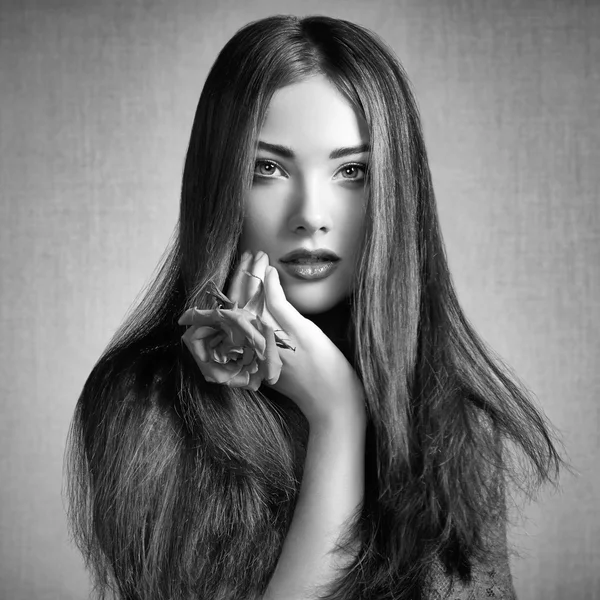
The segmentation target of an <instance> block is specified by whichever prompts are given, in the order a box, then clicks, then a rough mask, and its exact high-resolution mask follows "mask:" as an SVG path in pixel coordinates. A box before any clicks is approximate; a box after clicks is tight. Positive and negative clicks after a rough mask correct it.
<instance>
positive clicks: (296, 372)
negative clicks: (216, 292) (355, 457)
mask: <svg viewBox="0 0 600 600" xmlns="http://www.w3.org/2000/svg"><path fill="white" fill-rule="evenodd" d="M244 270H246V271H248V272H250V273H252V274H253V275H255V276H257V277H259V278H260V279H261V280H262V281H263V282H264V284H265V298H266V308H265V313H264V314H263V320H265V322H266V323H267V324H268V325H270V326H271V327H273V329H274V330H276V331H277V330H279V331H277V333H278V335H279V336H280V337H281V338H282V339H284V340H285V341H287V342H288V343H289V344H290V345H291V346H293V347H294V348H295V351H291V350H282V349H279V356H280V358H281V361H282V363H283V367H282V371H281V375H280V377H279V380H278V381H277V382H276V383H275V384H273V385H272V386H271V387H273V389H275V390H277V391H278V392H280V393H282V394H285V395H286V396H287V397H288V398H290V399H291V400H293V401H294V402H295V403H296V404H297V405H298V407H299V408H300V410H301V411H302V412H303V413H304V415H305V417H306V418H307V420H308V422H309V424H310V425H311V426H314V425H317V424H324V425H329V424H332V423H336V422H339V421H340V420H347V419H348V418H350V419H352V420H353V421H356V420H361V421H362V420H365V419H366V412H365V406H364V390H363V387H362V383H361V382H360V379H359V378H358V376H357V374H356V372H355V371H354V369H353V367H352V365H351V364H350V363H349V362H348V361H347V360H346V357H345V356H344V355H343V354H342V352H341V351H340V350H339V349H338V348H337V346H336V345H335V344H334V343H333V342H332V341H331V340H330V339H329V338H328V337H327V336H326V335H325V333H323V331H322V330H321V329H320V328H319V327H317V325H315V324H314V323H313V322H312V321H310V320H309V319H306V318H305V317H303V316H302V315H301V314H300V313H299V312H298V311H297V310H296V309H295V308H294V307H293V306H292V305H291V304H290V303H289V302H288V301H287V299H286V297H285V293H284V291H283V288H282V287H281V283H280V281H279V274H278V273H277V270H276V269H275V268H274V267H271V266H269V257H268V256H267V255H266V254H265V253H260V252H259V253H257V255H256V256H255V257H252V255H249V256H246V257H245V259H243V260H242V261H241V263H240V265H239V266H238V268H237V270H236V272H235V273H234V276H233V278H232V280H231V284H230V287H229V289H228V291H227V293H226V295H227V296H228V297H229V299H230V300H232V301H233V302H235V301H237V302H238V303H239V304H240V305H243V304H244V303H245V302H247V301H248V299H249V298H251V297H252V295H253V294H254V292H255V291H256V289H257V286H258V285H259V282H258V281H257V280H256V279H255V278H254V277H249V276H248V275H246V274H244V273H243V271H244ZM281 330H283V331H281Z"/></svg>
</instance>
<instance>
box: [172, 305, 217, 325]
mask: <svg viewBox="0 0 600 600" xmlns="http://www.w3.org/2000/svg"><path fill="white" fill-rule="evenodd" d="M215 313H216V311H215V310H213V309H211V310H200V309H199V308H188V310H186V311H185V312H184V313H183V314H182V315H181V316H180V317H179V320H178V321H177V322H178V323H179V325H213V324H217V323H218V322H219V319H218V316H217V315H216V314H215Z"/></svg>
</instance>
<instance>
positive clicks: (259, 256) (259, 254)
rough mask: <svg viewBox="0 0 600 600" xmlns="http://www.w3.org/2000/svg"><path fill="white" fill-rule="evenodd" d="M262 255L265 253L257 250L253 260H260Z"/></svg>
mask: <svg viewBox="0 0 600 600" xmlns="http://www.w3.org/2000/svg"><path fill="white" fill-rule="evenodd" d="M264 255H265V253H264V252H263V251H262V250H259V251H258V252H257V253H256V256H255V257H254V260H260V259H261V258H262V257H263V256H264Z"/></svg>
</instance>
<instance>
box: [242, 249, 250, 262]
mask: <svg viewBox="0 0 600 600" xmlns="http://www.w3.org/2000/svg"><path fill="white" fill-rule="evenodd" d="M251 256H252V254H251V252H250V251H249V250H244V253H243V254H242V256H241V258H240V262H244V261H246V260H248V259H249V258H250V257H251Z"/></svg>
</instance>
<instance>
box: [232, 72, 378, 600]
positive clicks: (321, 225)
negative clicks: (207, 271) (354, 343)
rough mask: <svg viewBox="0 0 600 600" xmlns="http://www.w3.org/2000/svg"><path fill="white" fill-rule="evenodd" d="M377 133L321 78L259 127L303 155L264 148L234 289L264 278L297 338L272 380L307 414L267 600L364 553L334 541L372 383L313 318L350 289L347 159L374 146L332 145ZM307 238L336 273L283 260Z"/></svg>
mask: <svg viewBox="0 0 600 600" xmlns="http://www.w3.org/2000/svg"><path fill="white" fill-rule="evenodd" d="M367 139H368V136H367V133H366V129H365V125H364V122H362V120H361V118H360V117H359V116H358V115H357V114H356V113H355V112H354V110H353V109H352V107H351V106H350V105H349V104H348V103H347V102H346V100H345V99H344V98H343V97H342V96H341V95H340V94H339V92H338V91H337V90H336V88H335V87H334V86H333V85H332V84H331V83H330V82H329V81H328V80H327V79H326V78H324V77H321V76H319V77H313V78H311V79H308V80H305V81H302V82H300V83H297V84H294V85H291V86H288V87H286V88H282V89H281V90H279V91H277V92H276V93H275V95H274V96H273V99H272V101H271V105H270V108H269V111H268V114H267V119H266V122H265V125H264V127H263V130H262V131H261V133H260V140H268V142H269V143H270V144H275V145H278V146H285V147H286V148H288V149H291V150H292V151H293V153H294V158H293V159H291V158H287V159H285V160H284V159H283V158H282V157H281V156H279V157H277V164H278V166H277V168H274V167H267V166H266V165H267V164H271V163H272V162H275V161H271V160H270V159H269V160H267V159H266V158H265V156H267V155H265V154H263V152H264V150H263V149H258V154H257V162H256V170H255V171H258V175H257V179H255V184H254V186H253V188H252V190H251V191H250V193H249V195H248V197H247V198H246V211H247V212H246V218H245V226H244V231H243V234H242V240H241V247H242V249H243V250H245V251H247V252H245V253H244V255H243V256H242V260H241V262H240V264H239V265H238V267H237V268H236V272H235V273H234V275H233V277H232V280H231V284H230V287H229V289H228V291H227V296H228V297H229V298H230V299H231V300H232V301H234V302H235V301H237V302H238V303H239V305H241V306H243V305H244V304H245V303H246V302H247V301H248V299H249V298H250V297H251V296H252V295H253V293H254V292H255V291H256V286H257V285H258V282H257V281H256V280H255V278H254V277H249V276H248V275H245V274H244V273H243V271H248V272H250V273H252V274H253V275H256V276H257V277H259V278H260V279H261V280H263V281H264V284H265V297H266V315H265V319H266V321H267V323H268V324H269V325H270V326H272V327H273V328H274V329H276V330H283V331H284V332H285V335H283V333H281V335H282V337H284V338H285V339H287V340H288V341H289V343H290V344H291V345H292V346H293V347H295V351H294V352H292V351H290V350H280V356H281V359H282V363H283V367H282V371H281V375H280V377H279V380H278V381H277V382H276V383H274V384H273V386H272V387H273V388H274V389H276V390H277V391H279V392H281V393H283V394H285V395H286V396H288V397H289V398H290V399H292V400H293V401H294V402H295V403H296V404H297V405H298V407H299V408H300V409H301V410H302V412H303V413H304V415H305V416H306V418H307V420H308V423H309V439H308V446H307V454H306V461H305V465H304V475H303V480H302V484H301V488H300V493H299V496H298V501H297V503H296V507H295V511H294V517H293V520H292V523H291V526H290V529H289V532H288V535H287V537H286V539H285V541H284V544H283V547H282V552H281V555H280V558H279V561H278V563H277V567H276V569H275V572H274V575H273V577H272V578H271V580H270V582H269V585H268V587H267V590H266V593H265V596H264V599H265V600H309V599H311V598H317V597H318V594H319V593H320V592H323V591H324V590H325V589H326V588H327V585H328V584H329V583H331V582H332V581H333V580H334V579H335V578H336V576H337V575H338V574H339V571H338V570H339V568H340V567H342V566H344V565H346V564H348V562H349V561H351V560H352V559H353V557H354V556H353V553H348V552H346V553H342V552H340V551H337V549H336V543H337V542H338V541H339V540H340V537H341V536H342V535H343V534H344V533H345V531H346V528H347V527H348V524H349V522H350V521H351V520H352V519H353V518H355V516H356V515H357V513H358V511H359V509H360V506H361V503H362V500H363V495H364V452H365V445H364V442H365V430H366V424H367V417H366V411H365V405H364V389H363V387H362V384H361V382H360V379H359V378H358V376H357V374H356V372H355V371H354V369H353V367H352V365H351V364H350V363H349V362H348V361H347V360H346V358H345V357H344V355H343V354H342V352H341V351H340V350H339V349H338V348H337V347H336V346H335V344H334V343H333V342H332V341H331V340H330V339H329V338H328V337H327V335H326V334H325V333H324V332H323V331H322V330H321V329H320V328H319V327H318V326H317V325H315V324H314V323H313V322H312V321H311V320H310V319H308V318H306V317H305V316H304V315H305V314H315V313H319V312H323V311H325V310H328V309H329V308H331V307H333V306H335V305H336V304H337V303H338V302H339V301H340V300H342V299H343V298H344V297H345V296H346V295H347V294H348V293H349V292H350V290H351V286H352V283H353V277H354V270H355V261H356V256H357V252H358V243H357V241H358V240H359V239H360V237H361V235H362V227H363V220H362V215H363V214H364V203H365V189H364V169H363V168H362V167H360V166H358V167H357V166H349V167H347V166H346V165H347V164H348V163H349V162H352V163H359V165H360V164H364V162H361V161H366V159H367V157H368V153H366V152H365V151H364V149H363V148H361V149H360V152H356V151H354V150H353V151H352V152H353V154H349V155H347V156H344V157H341V158H339V157H338V158H335V159H332V158H331V154H332V152H333V151H336V150H339V149H340V148H349V147H354V148H355V149H356V147H360V146H363V145H364V144H365V143H366V141H367ZM338 154H339V152H338ZM268 156H272V154H269V155H268ZM358 159H360V160H358ZM261 161H262V162H261ZM264 161H266V162H264ZM281 163H283V164H281ZM278 169H281V171H279V170H278ZM265 174H266V175H265ZM263 177H266V178H267V181H266V182H265V181H264V180H263ZM348 179H350V180H351V182H350V183H349V182H348V181H347V180H348ZM298 247H305V248H311V249H314V248H328V249H330V250H333V251H334V252H336V253H337V254H338V255H339V256H340V257H341V259H342V261H341V263H340V266H339V268H338V269H337V270H336V272H335V273H334V274H332V275H331V276H330V277H328V278H327V279H324V280H321V281H300V280H296V279H294V278H292V277H290V276H288V275H287V274H286V273H285V272H283V271H282V270H281V267H279V266H278V263H277V259H278V258H279V257H280V256H282V255H284V254H286V253H287V252H289V251H291V250H293V249H295V248H298ZM270 262H271V265H273V266H271V265H270V264H269V263H270ZM280 276H281V279H280ZM355 550H356V549H355Z"/></svg>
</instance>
